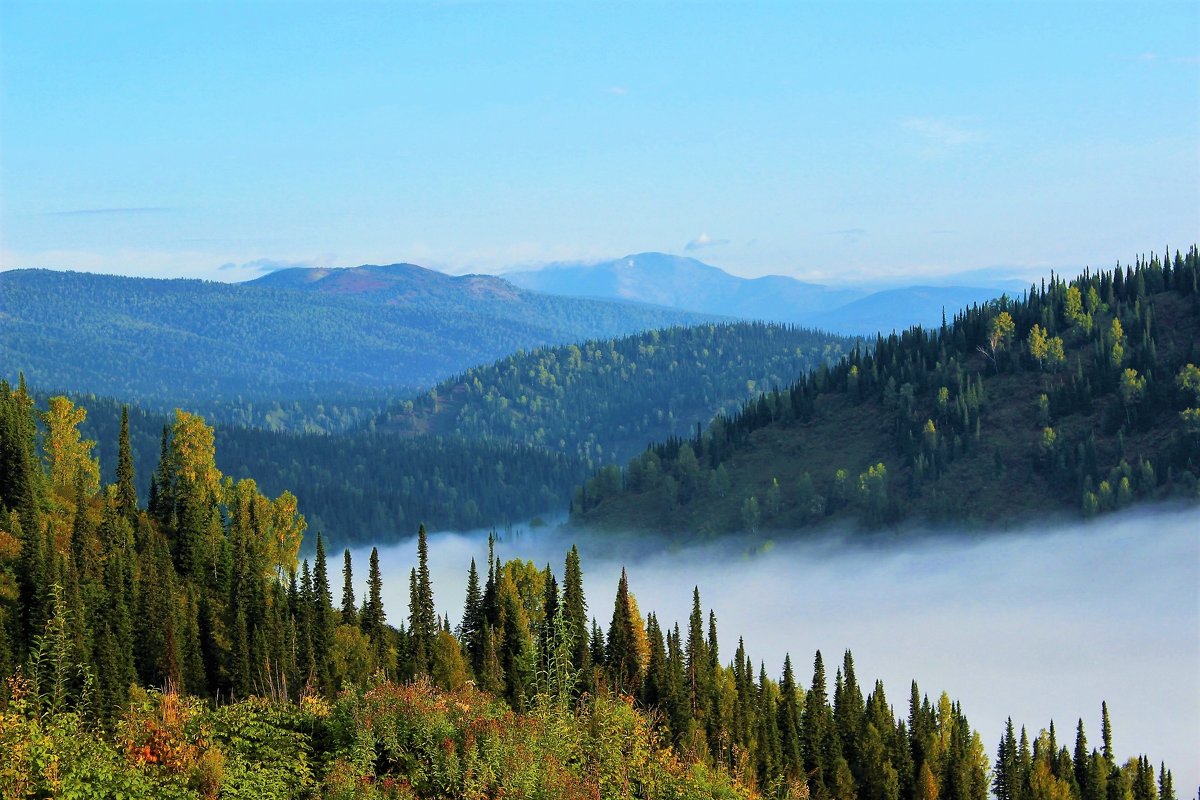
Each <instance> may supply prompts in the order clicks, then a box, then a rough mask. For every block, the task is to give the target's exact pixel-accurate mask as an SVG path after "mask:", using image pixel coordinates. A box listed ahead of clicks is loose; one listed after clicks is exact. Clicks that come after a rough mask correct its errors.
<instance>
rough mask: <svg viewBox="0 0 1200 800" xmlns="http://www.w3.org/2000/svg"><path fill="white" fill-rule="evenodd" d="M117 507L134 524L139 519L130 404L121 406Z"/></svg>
mask: <svg viewBox="0 0 1200 800" xmlns="http://www.w3.org/2000/svg"><path fill="white" fill-rule="evenodd" d="M117 507H118V508H119V509H120V511H121V514H122V515H123V516H124V517H125V519H127V520H129V523H130V524H131V525H132V524H134V523H135V522H136V520H137V512H138V507H137V487H136V486H135V485H134V476H133V450H132V448H131V447H130V446H129V406H121V435H120V439H119V440H118V442H117Z"/></svg>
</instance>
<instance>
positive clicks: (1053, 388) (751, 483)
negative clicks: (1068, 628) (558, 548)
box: [573, 245, 1200, 536]
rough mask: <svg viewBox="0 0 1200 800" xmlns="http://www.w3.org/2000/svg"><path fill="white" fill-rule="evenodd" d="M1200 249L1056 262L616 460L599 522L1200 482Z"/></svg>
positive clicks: (1048, 500)
mask: <svg viewBox="0 0 1200 800" xmlns="http://www.w3.org/2000/svg"><path fill="white" fill-rule="evenodd" d="M1198 280H1200V253H1198V251H1197V249H1196V247H1195V246H1194V245H1193V246H1192V247H1191V248H1190V249H1189V250H1188V251H1187V252H1186V253H1183V252H1180V251H1179V250H1176V251H1174V253H1173V254H1172V253H1171V252H1170V251H1169V250H1168V251H1166V252H1164V253H1163V254H1162V255H1161V256H1159V255H1151V256H1150V257H1146V258H1139V259H1138V260H1137V262H1136V263H1135V264H1133V265H1130V266H1126V267H1121V266H1117V267H1116V268H1115V269H1112V270H1106V271H1100V272H1088V273H1086V274H1084V275H1082V276H1080V277H1078V278H1076V279H1074V280H1065V279H1063V278H1061V277H1055V276H1051V278H1050V280H1049V281H1048V282H1043V283H1042V284H1041V285H1040V286H1034V287H1032V288H1031V289H1030V290H1029V291H1028V292H1025V293H1024V294H1023V295H1022V296H1021V297H1018V298H1015V299H1010V298H1008V297H1003V298H1001V299H1000V300H998V301H995V302H993V303H989V304H986V305H983V306H974V307H971V308H968V309H965V310H963V311H962V312H960V313H959V314H956V315H954V317H953V319H951V320H948V321H945V322H944V323H943V324H942V326H941V327H940V328H939V329H937V330H928V331H927V330H924V329H922V328H920V327H913V328H910V329H908V330H907V331H904V332H903V333H893V334H892V335H890V336H887V337H883V336H880V337H878V339H877V340H876V342H875V343H874V346H872V347H858V348H856V349H854V350H853V351H852V352H851V353H850V354H849V355H848V356H846V357H845V358H843V359H842V360H841V361H840V362H839V363H838V364H837V365H835V366H833V367H831V368H828V369H826V368H823V367H818V368H817V369H815V370H812V371H810V372H808V373H807V374H806V375H804V376H803V377H801V378H800V379H799V380H797V381H796V382H794V383H793V384H791V385H790V386H788V387H787V388H784V389H779V390H776V391H771V392H766V393H763V394H761V395H760V396H759V397H758V398H756V399H755V400H752V401H749V402H747V403H746V404H745V405H744V406H743V407H742V409H741V410H740V411H738V412H737V413H734V414H728V415H726V414H721V415H718V416H717V418H716V419H715V420H714V421H713V422H712V424H711V425H710V426H709V427H708V429H707V430H705V431H702V432H697V434H696V435H695V436H691V437H676V438H673V439H671V440H668V441H665V442H660V443H656V444H654V445H651V446H650V447H649V448H648V449H647V450H646V451H644V452H643V453H642V454H641V455H639V456H636V457H635V458H633V459H632V460H631V461H630V462H629V464H628V466H627V467H626V468H625V469H621V468H619V467H617V466H615V465H610V466H607V467H604V468H602V469H601V470H599V471H598V473H597V474H596V475H595V476H594V477H592V478H591V479H589V480H588V481H587V482H586V483H584V484H583V485H581V486H579V487H577V489H576V491H575V495H574V502H573V512H574V514H575V518H576V519H577V520H578V521H579V522H580V523H582V524H590V525H600V526H610V527H618V528H623V529H627V528H637V529H643V528H652V529H657V530H674V531H678V532H700V533H701V534H704V535H709V536H711V535H715V534H719V533H725V532H731V531H757V530H760V529H761V530H772V529H786V530H794V529H799V528H805V527H813V526H817V525H822V524H826V523H827V522H829V521H833V520H847V519H849V520H854V521H856V523H858V524H861V525H863V526H865V527H867V528H879V527H882V526H884V525H890V524H895V523H898V522H901V521H902V520H906V519H914V518H915V519H925V520H934V521H937V520H942V521H946V522H958V523H961V522H967V523H974V524H979V525H983V524H985V523H986V524H995V523H997V522H1004V521H1011V520H1020V519H1024V518H1029V517H1031V516H1035V515H1039V514H1045V513H1047V512H1054V511H1070V512H1071V513H1074V514H1082V515H1083V516H1085V517H1092V516H1095V515H1096V514H1100V513H1104V512H1108V511H1113V510H1116V509H1120V508H1124V507H1126V506H1128V505H1129V504H1131V503H1133V502H1134V501H1136V500H1141V499H1161V498H1165V497H1172V496H1181V497H1185V498H1195V497H1196V496H1197V491H1198V489H1200V410H1198V407H1200V372H1197V367H1196V366H1195V365H1196V364H1197V363H1200V289H1198V283H1197V281H1198Z"/></svg>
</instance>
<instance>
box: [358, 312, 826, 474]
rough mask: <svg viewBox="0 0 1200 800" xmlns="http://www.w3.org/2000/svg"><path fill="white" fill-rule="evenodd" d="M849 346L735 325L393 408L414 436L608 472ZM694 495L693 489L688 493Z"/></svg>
mask: <svg viewBox="0 0 1200 800" xmlns="http://www.w3.org/2000/svg"><path fill="white" fill-rule="evenodd" d="M848 345H849V341H848V340H847V339H844V338H842V337H838V336H833V335H830V334H824V333H819V332H816V331H811V330H806V329H803V328H796V327H792V326H786V325H768V324H762V323H730V324H721V325H696V326H692V327H686V328H683V327H677V328H668V329H664V330H653V331H649V332H646V333H639V334H634V335H632V336H626V337H623V338H620V339H610V340H593V341H588V342H584V343H582V344H579V345H574V344H571V345H566V346H559V347H545V348H539V349H536V350H532V351H529V352H524V351H522V352H518V353H515V354H513V355H511V356H508V357H507V358H504V359H501V360H500V361H497V362H496V363H494V364H492V365H490V366H484V367H476V368H473V369H470V370H467V371H466V372H464V373H462V374H460V375H458V376H456V377H455V378H452V379H451V380H448V381H444V382H443V383H441V384H439V385H438V386H436V387H435V388H434V389H433V390H432V391H431V392H430V393H429V394H428V395H423V396H420V397H417V398H414V399H413V400H411V401H406V402H404V403H402V404H398V405H395V406H393V407H392V408H391V409H389V412H388V415H387V421H386V422H385V423H382V424H384V425H386V426H388V427H390V428H393V429H396V430H400V431H404V432H426V431H432V432H435V433H449V432H451V431H453V432H455V433H457V434H462V435H465V436H468V437H472V438H478V437H487V438H504V439H511V440H514V441H519V442H523V443H527V444H532V445H540V446H544V447H549V448H551V449H554V450H560V451H566V452H568V453H571V454H572V455H574V456H575V457H577V458H578V459H580V460H581V461H583V462H585V463H589V464H596V465H600V464H603V463H605V462H609V461H613V460H619V461H624V460H626V459H628V458H629V457H630V456H631V455H633V454H634V453H636V452H637V451H638V450H639V449H641V448H642V447H644V446H645V444H646V442H647V441H655V440H661V439H666V438H667V437H670V436H680V435H687V434H689V433H690V432H692V430H693V429H694V427H695V425H697V424H706V423H707V422H708V421H709V420H711V419H712V418H713V416H714V415H716V414H718V413H730V412H732V411H734V410H735V409H736V408H737V407H738V406H739V405H740V404H741V403H742V402H744V401H745V400H746V399H748V398H751V397H754V396H756V394H757V393H758V392H759V391H762V390H764V389H768V388H770V387H772V386H778V385H782V384H785V383H787V382H788V381H790V380H793V379H794V377H795V376H796V375H798V374H802V373H803V372H805V371H806V370H809V369H811V368H813V367H815V366H816V365H817V364H820V363H824V362H828V361H833V360H836V359H837V358H838V357H840V356H841V355H842V354H843V353H845V352H846V350H847V348H848ZM686 491H687V487H684V492H686Z"/></svg>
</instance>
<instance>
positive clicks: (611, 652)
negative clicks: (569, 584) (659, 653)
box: [605, 568, 639, 694]
mask: <svg viewBox="0 0 1200 800" xmlns="http://www.w3.org/2000/svg"><path fill="white" fill-rule="evenodd" d="M633 638H634V633H633V619H632V616H631V614H630V608H629V579H628V578H627V577H626V575H625V569H624V568H622V569H621V578H620V580H619V581H618V582H617V597H616V600H615V602H614V604H613V617H612V623H611V624H610V625H609V627H608V640H607V642H606V644H605V655H606V662H605V663H606V666H607V667H608V675H609V679H610V680H611V681H612V684H613V688H614V689H615V690H616V691H617V692H619V693H623V694H631V693H633V692H636V691H637V688H638V667H639V665H638V659H637V653H636V652H635V650H634V642H633Z"/></svg>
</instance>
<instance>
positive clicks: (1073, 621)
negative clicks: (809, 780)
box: [330, 506, 1200, 798]
mask: <svg viewBox="0 0 1200 800" xmlns="http://www.w3.org/2000/svg"><path fill="white" fill-rule="evenodd" d="M920 533H921V532H913V535H911V536H907V537H904V538H903V539H902V540H900V541H888V542H886V543H882V542H877V543H875V544H872V545H870V546H861V545H858V544H849V543H846V542H845V541H844V540H843V539H841V538H840V537H838V536H835V535H828V536H824V537H821V538H817V539H814V538H812V537H808V538H806V539H799V540H788V541H781V540H778V539H777V540H776V541H775V542H774V543H773V544H766V545H765V546H763V543H762V542H758V543H756V544H755V545H754V546H751V545H749V544H748V543H747V542H746V541H745V540H727V541H724V542H720V543H714V544H706V545H699V546H690V547H683V548H676V549H673V550H671V549H665V547H666V546H665V545H663V546H658V545H656V544H655V543H654V542H652V541H646V540H644V539H643V540H640V541H641V545H642V546H641V547H638V548H636V549H637V550H640V553H635V552H634V549H631V548H630V547H629V542H628V541H625V542H623V543H622V544H621V547H620V549H621V551H622V553H623V555H622V556H621V557H619V558H618V557H617V556H615V555H614V554H613V552H614V546H613V544H612V542H611V541H610V540H606V539H605V538H604V537H601V536H580V534H579V533H578V532H573V533H572V534H571V537H572V538H573V539H574V541H575V542H576V544H577V545H578V546H579V550H580V554H581V559H582V564H583V571H584V585H585V591H586V595H587V600H588V607H589V612H590V613H591V614H592V615H594V616H595V617H596V619H597V620H599V621H600V623H601V625H602V626H604V627H605V628H607V626H608V622H609V620H610V619H611V617H612V609H613V598H614V596H615V593H616V585H617V579H618V577H619V575H620V571H621V567H622V566H623V565H624V566H625V567H626V568H627V569H628V573H629V584H630V590H631V591H632V592H633V593H634V594H635V595H636V596H637V598H638V605H639V606H640V607H641V609H642V612H643V614H645V613H646V612H648V611H655V612H656V613H657V614H658V616H659V619H660V621H661V622H662V623H663V624H664V626H665V625H669V624H672V623H674V622H675V621H678V622H679V623H680V625H681V627H682V626H686V622H687V617H688V614H689V612H690V610H691V596H692V587H693V586H694V585H696V586H699V588H700V596H701V602H702V604H703V606H704V609H705V615H706V616H707V612H708V609H710V608H711V609H712V610H713V611H715V612H716V615H717V628H718V635H719V639H720V647H721V657H722V661H724V662H728V661H729V660H730V659H731V658H732V655H733V652H734V650H735V649H736V647H737V639H738V637H739V636H742V637H744V638H745V641H746V649H747V652H748V653H749V654H750V656H751V658H752V659H753V660H754V661H755V664H756V665H757V663H758V662H759V661H765V662H766V665H767V672H768V674H769V675H771V676H772V677H774V678H776V679H778V677H779V674H780V672H781V670H782V664H783V658H784V654H785V653H791V656H792V661H793V665H794V666H795V669H796V674H797V678H798V679H799V680H800V682H801V684H802V685H804V686H807V685H808V683H809V681H810V679H811V675H812V658H813V653H814V651H815V650H817V649H820V650H821V651H822V654H823V655H824V657H825V662H826V668H827V672H828V676H829V681H830V687H832V681H833V672H834V669H835V665H836V664H840V661H841V656H842V652H843V651H844V650H846V649H850V650H851V651H853V653H854V661H855V668H856V672H857V675H858V680H859V683H860V684H861V685H862V686H863V688H864V691H866V690H869V689H870V687H871V686H872V685H873V684H874V681H875V679H876V678H880V679H882V680H883V682H884V686H885V688H886V690H887V694H888V699H889V701H890V702H891V703H892V705H893V706H894V708H895V710H896V712H897V714H898V715H901V716H907V713H908V694H909V684H910V681H911V680H912V679H914V678H915V679H916V680H917V681H918V684H919V686H920V688H921V691H922V693H928V694H929V695H930V696H931V699H936V695H937V693H939V692H941V691H942V690H945V691H947V692H948V693H949V695H950V696H951V698H953V699H957V700H960V701H961V702H962V706H963V711H964V713H965V714H966V715H967V718H968V719H969V720H970V722H971V724H972V726H973V727H975V728H976V729H977V730H979V732H980V733H981V735H982V736H983V737H984V742H985V744H986V746H987V750H988V753H989V757H990V758H993V759H994V756H995V749H996V744H997V742H998V741H999V738H1000V735H1001V733H1002V732H1003V727H1004V720H1005V718H1006V717H1008V716H1009V715H1011V716H1012V718H1013V721H1014V723H1015V724H1016V725H1017V726H1018V727H1019V726H1020V725H1022V724H1024V725H1026V726H1027V727H1028V728H1029V729H1030V736H1031V737H1032V736H1035V735H1036V733H1037V731H1038V729H1040V728H1042V727H1047V726H1048V725H1049V722H1050V720H1051V719H1053V720H1054V721H1055V726H1056V728H1057V730H1058V737H1059V741H1060V742H1065V743H1066V744H1067V746H1068V748H1070V747H1072V746H1073V742H1074V735H1075V723H1076V720H1077V719H1078V718H1080V717H1082V718H1083V723H1084V728H1085V731H1086V733H1087V736H1088V742H1089V745H1090V746H1099V743H1100V702H1101V700H1107V702H1108V707H1109V713H1110V717H1111V719H1112V722H1113V727H1114V747H1115V750H1116V753H1117V755H1118V756H1119V757H1120V758H1122V759H1125V758H1127V757H1129V756H1131V755H1136V754H1139V753H1145V754H1147V755H1148V756H1150V758H1151V759H1152V760H1153V761H1154V763H1155V766H1156V769H1157V764H1158V762H1159V761H1160V760H1162V761H1166V762H1167V766H1168V768H1170V769H1172V770H1173V771H1174V776H1175V786H1176V790H1177V793H1178V795H1179V796H1180V797H1181V798H1190V797H1194V796H1195V793H1196V786H1197V783H1198V782H1200V509H1197V508H1196V507H1195V506H1192V507H1187V508H1178V507H1175V508H1158V509H1153V510H1150V511H1133V512H1130V513H1123V514H1119V515H1112V516H1108V517H1103V518H1101V519H1099V520H1095V521H1092V522H1090V523H1083V522H1079V523H1072V524H1064V525H1060V526H1057V527H1054V528H1051V529H1044V528H1036V529H1035V528H1030V529H1027V530H1022V531H1018V532H1012V531H1009V532H1003V533H995V534H989V535H980V534H978V533H974V532H973V533H970V534H964V535H962V536H951V535H947V533H946V532H944V531H942V532H936V533H935V534H930V535H927V536H921V535H918V534H920ZM570 543H571V540H570V539H568V538H567V535H565V534H563V533H562V532H559V531H555V530H550V529H538V530H535V531H532V532H526V533H516V534H509V535H507V536H505V538H504V539H503V540H502V541H500V542H499V543H498V545H497V554H498V555H499V556H500V557H501V558H502V559H504V560H507V559H510V558H516V557H520V558H523V559H529V560H532V561H534V562H535V563H537V564H538V565H539V566H544V565H545V564H546V563H549V564H551V565H552V567H553V568H554V572H555V574H556V575H558V576H559V578H560V580H561V577H562V566H563V559H564V556H565V553H566V549H567V548H569V546H570ZM368 554H369V548H368V549H367V550H355V551H354V552H353V556H354V565H355V573H356V574H355V583H356V584H358V587H359V588H358V594H359V596H360V597H361V595H362V589H363V582H364V579H365V577H366V570H367V560H368ZM429 556H430V569H431V572H432V576H433V589H434V599H435V603H436V606H437V609H438V611H439V613H448V614H449V615H450V620H451V624H455V623H456V622H457V621H458V619H459V617H460V615H461V613H462V605H463V599H464V595H465V589H466V575H467V568H468V566H469V564H470V561H471V558H475V560H476V563H477V564H478V565H479V566H480V569H481V571H483V572H485V571H486V558H487V533H486V531H473V532H470V533H436V534H431V535H430V537H429ZM380 563H381V567H382V571H383V575H384V604H385V608H386V609H387V612H388V618H389V620H390V621H391V622H392V623H393V624H398V623H400V622H401V621H403V620H404V619H405V618H406V617H407V613H408V575H409V571H410V569H411V568H412V567H413V566H415V563H416V541H415V536H414V537H413V538H412V539H410V540H407V541H405V542H403V543H401V544H398V545H394V546H389V547H387V548H385V549H381V551H380ZM339 565H340V559H339V558H337V555H336V554H331V557H330V570H331V572H336V570H337V568H338V566H339ZM331 577H333V580H334V593H335V595H339V594H340V586H341V583H340V576H337V575H336V574H335V575H333V576H331ZM481 577H482V575H481ZM830 690H831V691H832V688H831V689H830Z"/></svg>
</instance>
